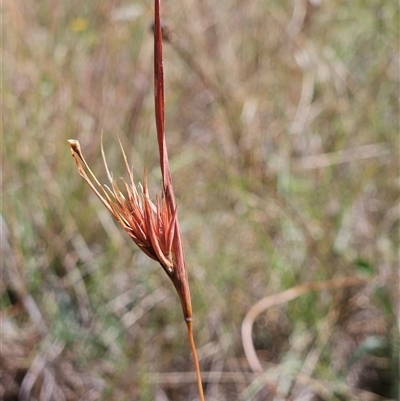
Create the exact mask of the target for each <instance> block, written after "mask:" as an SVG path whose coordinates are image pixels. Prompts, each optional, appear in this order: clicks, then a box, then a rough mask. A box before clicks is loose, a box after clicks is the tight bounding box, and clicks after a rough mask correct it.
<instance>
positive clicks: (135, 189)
mask: <svg viewBox="0 0 400 401" xmlns="http://www.w3.org/2000/svg"><path fill="white" fill-rule="evenodd" d="M68 143H69V146H70V149H71V154H72V156H73V158H74V160H75V163H76V165H77V167H78V171H79V174H80V175H81V176H82V177H83V178H84V180H85V181H86V182H87V183H88V184H89V186H90V188H91V189H92V190H93V192H94V193H95V194H96V195H97V197H98V198H99V199H100V201H101V202H102V203H103V205H104V206H105V207H106V208H107V210H108V211H109V212H110V213H111V214H112V215H113V216H114V217H115V219H116V220H117V221H118V222H119V224H120V225H121V226H122V227H123V229H124V230H125V231H126V232H127V233H128V235H129V236H130V237H131V238H132V240H133V242H135V244H136V245H137V246H138V247H139V248H140V249H141V250H142V251H143V252H144V253H145V254H146V255H147V256H149V257H150V258H152V259H153V260H155V261H157V262H159V263H160V265H161V266H162V267H163V269H164V270H165V272H166V273H167V274H168V276H169V277H170V279H171V280H172V282H173V283H174V285H175V287H176V289H177V291H178V294H179V295H180V298H181V301H182V300H184V304H183V305H182V307H183V310H184V315H185V319H189V320H190V319H191V307H190V297H189V304H188V302H187V301H188V299H187V295H188V291H187V290H186V289H185V287H187V283H186V284H185V279H186V266H185V264H184V260H183V252H182V245H181V239H180V235H179V227H178V222H177V213H176V206H175V204H173V205H172V204H171V202H170V201H169V200H168V199H169V198H167V197H166V196H165V193H164V191H163V193H162V194H161V197H159V196H157V197H156V200H155V202H153V201H152V200H151V199H150V196H149V191H148V187H147V180H146V172H144V174H143V184H141V183H137V184H136V183H135V181H134V177H133V172H132V170H131V168H130V167H129V164H128V160H127V157H126V154H125V152H124V149H123V147H122V145H121V142H120V146H121V150H122V156H123V158H124V162H125V166H126V170H127V172H128V177H129V181H128V182H127V181H126V180H124V179H123V178H120V185H118V182H117V180H115V179H114V178H113V175H112V173H111V172H110V170H109V168H108V165H107V161H106V158H105V155H104V149H103V146H102V148H101V152H102V156H103V161H104V165H105V168H106V172H107V176H108V180H109V181H110V186H107V185H102V184H100V182H99V181H98V179H97V178H96V176H95V174H94V173H93V172H92V170H91V169H90V167H89V165H88V164H87V162H86V160H85V158H84V156H83V154H82V151H81V147H80V144H79V142H78V141H77V140H74V139H70V140H69V141H68ZM120 186H121V187H122V190H121V189H120ZM182 262H183V264H182ZM180 270H183V272H182V271H180ZM182 279H183V281H184V282H183V283H182ZM181 293H182V294H181ZM181 295H182V296H183V299H182V296H181ZM185 298H186V299H185Z"/></svg>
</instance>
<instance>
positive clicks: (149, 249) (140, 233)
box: [68, 0, 204, 401]
mask: <svg viewBox="0 0 400 401" xmlns="http://www.w3.org/2000/svg"><path fill="white" fill-rule="evenodd" d="M163 75H164V71H163V54H162V32H161V23H160V0H155V22H154V101H155V120H156V127H157V142H158V148H159V156H160V167H161V175H162V191H161V196H158V197H156V199H155V202H153V201H152V200H151V199H150V195H149V190H148V186H147V180H146V173H144V174H143V183H142V184H140V183H135V180H134V177H133V172H132V170H131V168H130V167H129V164H128V160H127V157H126V154H125V152H124V149H123V147H122V145H121V142H120V146H121V151H122V156H123V159H124V163H125V166H126V170H127V173H128V177H129V180H128V181H125V180H124V179H123V178H121V185H122V190H121V189H120V186H119V185H118V182H117V181H116V180H115V179H114V178H113V175H112V174H111V172H110V170H109V168H108V165H107V161H106V158H105V155H104V149H103V146H102V147H101V152H102V156H103V161H104V165H105V169H106V172H107V177H108V180H109V182H110V186H107V185H102V184H101V183H100V182H99V181H98V179H97V178H96V176H95V174H94V173H93V172H92V170H91V169H90V167H89V165H88V164H87V162H86V160H85V158H84V156H83V154H82V151H81V147H80V145H79V142H78V141H77V140H74V139H72V140H69V141H68V142H69V146H70V149H71V153H72V156H73V158H74V160H75V163H76V165H77V168H78V171H79V174H80V175H81V176H82V177H83V178H84V180H85V181H86V182H87V183H88V185H89V186H90V188H91V189H92V190H93V192H94V193H95V194H96V195H97V197H98V198H99V199H100V201H101V202H102V203H103V205H104V206H105V207H106V209H107V210H108V211H109V212H110V213H111V214H112V215H113V216H114V218H115V219H116V220H117V221H118V223H119V224H120V225H121V226H122V227H123V229H124V230H125V231H126V232H127V233H128V235H129V236H130V238H131V239H132V240H133V242H135V244H136V245H137V246H138V247H139V248H140V249H141V250H142V251H143V252H144V253H145V254H146V255H147V256H149V257H150V258H151V259H153V260H155V261H157V262H159V263H160V265H161V266H162V268H163V269H164V271H165V272H166V273H167V275H168V277H169V278H170V279H171V281H172V283H173V284H174V286H175V289H176V291H177V293H178V295H179V298H180V301H181V305H182V310H183V315H184V318H185V322H186V325H187V329H188V336H189V342H190V347H191V351H192V354H193V359H194V365H195V369H196V376H197V386H198V391H199V395H200V400H201V401H204V394H203V387H202V382H201V375H200V368H199V362H198V358H197V353H196V347H195V344H194V338H193V326H192V320H193V317H192V304H191V298H190V290H189V283H188V278H187V270H186V264H185V257H184V253H183V246H182V239H181V234H180V230H179V223H178V217H177V206H176V200H175V195H174V190H173V185H172V177H171V171H170V167H169V161H168V153H167V145H166V140H165V129H164V76H163Z"/></svg>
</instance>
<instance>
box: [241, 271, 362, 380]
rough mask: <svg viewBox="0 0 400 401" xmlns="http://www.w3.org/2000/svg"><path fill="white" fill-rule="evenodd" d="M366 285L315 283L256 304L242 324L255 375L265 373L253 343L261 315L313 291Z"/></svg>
mask: <svg viewBox="0 0 400 401" xmlns="http://www.w3.org/2000/svg"><path fill="white" fill-rule="evenodd" d="M365 283H366V280H365V279H362V278H360V277H343V278H336V279H332V280H326V281H313V282H311V283H304V284H300V285H296V286H295V287H292V288H289V289H288V290H286V291H283V292H281V293H279V294H274V295H270V296H267V297H265V298H263V299H261V300H260V301H258V302H257V303H255V304H254V305H253V306H252V307H251V308H250V310H249V311H248V312H247V314H246V316H245V318H244V320H243V323H242V343H243V348H244V352H245V354H246V358H247V361H248V363H249V365H250V367H251V369H252V371H253V372H254V373H263V372H264V369H263V367H262V366H261V362H260V360H259V359H258V357H257V353H256V350H255V349H254V344H253V341H252V332H253V324H254V321H255V320H256V318H257V317H258V316H259V315H260V313H262V312H264V311H265V310H266V309H268V308H271V307H272V306H276V305H280V304H283V303H286V302H289V301H292V300H293V299H295V298H297V297H299V296H300V295H303V294H306V293H307V292H311V291H326V290H333V289H339V288H345V287H353V286H361V285H363V284H365Z"/></svg>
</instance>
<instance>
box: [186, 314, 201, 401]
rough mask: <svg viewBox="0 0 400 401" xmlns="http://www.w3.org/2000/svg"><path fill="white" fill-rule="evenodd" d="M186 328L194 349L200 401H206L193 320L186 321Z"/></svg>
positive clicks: (191, 346)
mask: <svg viewBox="0 0 400 401" xmlns="http://www.w3.org/2000/svg"><path fill="white" fill-rule="evenodd" d="M186 326H187V330H188V336H189V342H190V348H191V349H192V355H193V362H194V367H195V369H196V377H197V388H198V390H199V396H200V401H205V398H204V392H203V384H202V382H201V373H200V366H199V359H198V358H197V351H196V346H195V344H194V337H193V322H192V321H191V320H189V321H186Z"/></svg>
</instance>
